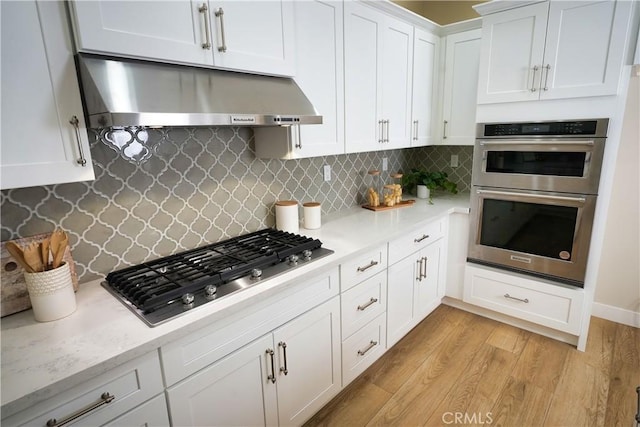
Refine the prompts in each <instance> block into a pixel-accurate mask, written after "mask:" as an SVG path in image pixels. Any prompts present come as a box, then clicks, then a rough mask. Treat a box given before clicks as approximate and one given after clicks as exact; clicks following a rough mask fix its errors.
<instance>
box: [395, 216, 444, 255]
mask: <svg viewBox="0 0 640 427" xmlns="http://www.w3.org/2000/svg"><path fill="white" fill-rule="evenodd" d="M443 234H444V225H443V220H442V219H439V220H437V221H433V222H430V223H429V224H426V225H423V226H422V227H419V228H416V230H415V231H413V232H411V233H408V234H405V235H404V236H402V237H399V238H397V239H396V240H393V241H391V242H389V265H392V264H395V263H396V262H398V261H400V260H401V259H403V258H406V257H407V256H409V255H411V254H412V253H414V252H416V251H418V250H420V249H422V248H424V247H425V246H427V245H429V244H431V243H433V242H435V241H436V240H438V239H439V238H441V237H442V236H443Z"/></svg>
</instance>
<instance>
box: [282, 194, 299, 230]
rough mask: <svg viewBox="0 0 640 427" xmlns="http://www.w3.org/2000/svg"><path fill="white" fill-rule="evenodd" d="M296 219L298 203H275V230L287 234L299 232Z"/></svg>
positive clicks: (288, 201) (297, 219)
mask: <svg viewBox="0 0 640 427" xmlns="http://www.w3.org/2000/svg"><path fill="white" fill-rule="evenodd" d="M299 222H300V219H299V218H298V202H296V201H295V200H280V201H277V202H276V228H277V229H278V230H282V231H287V232H289V233H298V232H299V231H300V224H299Z"/></svg>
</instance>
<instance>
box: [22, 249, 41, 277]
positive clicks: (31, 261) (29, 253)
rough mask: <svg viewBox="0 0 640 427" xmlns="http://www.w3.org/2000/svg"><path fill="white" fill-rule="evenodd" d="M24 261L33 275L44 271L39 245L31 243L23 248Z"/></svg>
mask: <svg viewBox="0 0 640 427" xmlns="http://www.w3.org/2000/svg"><path fill="white" fill-rule="evenodd" d="M24 260H25V262H26V263H27V264H28V265H29V266H30V267H31V269H32V270H33V272H34V273H37V272H41V271H44V270H43V265H42V253H41V251H40V244H38V243H36V242H33V243H30V244H29V245H28V246H27V247H26V248H24Z"/></svg>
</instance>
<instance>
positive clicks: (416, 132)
mask: <svg viewBox="0 0 640 427" xmlns="http://www.w3.org/2000/svg"><path fill="white" fill-rule="evenodd" d="M413 128H414V129H413V131H414V134H413V140H414V141H417V140H418V121H417V120H414V121H413Z"/></svg>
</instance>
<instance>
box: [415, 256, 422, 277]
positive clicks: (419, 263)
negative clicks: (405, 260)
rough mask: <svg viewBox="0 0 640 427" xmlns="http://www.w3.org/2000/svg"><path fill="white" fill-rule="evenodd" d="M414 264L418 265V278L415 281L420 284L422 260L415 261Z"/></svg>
mask: <svg viewBox="0 0 640 427" xmlns="http://www.w3.org/2000/svg"><path fill="white" fill-rule="evenodd" d="M416 264H418V266H417V267H416V268H417V269H418V277H416V280H417V281H418V282H422V258H420V259H419V260H416Z"/></svg>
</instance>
